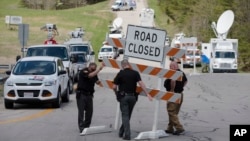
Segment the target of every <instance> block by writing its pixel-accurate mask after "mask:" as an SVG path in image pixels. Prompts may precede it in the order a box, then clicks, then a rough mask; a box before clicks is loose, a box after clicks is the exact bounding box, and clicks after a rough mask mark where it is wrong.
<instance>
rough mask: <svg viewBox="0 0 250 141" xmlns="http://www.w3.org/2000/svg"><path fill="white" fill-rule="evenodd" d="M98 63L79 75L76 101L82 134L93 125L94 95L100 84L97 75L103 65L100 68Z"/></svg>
mask: <svg viewBox="0 0 250 141" xmlns="http://www.w3.org/2000/svg"><path fill="white" fill-rule="evenodd" d="M96 68H97V65H96V63H90V64H89V66H88V67H87V68H85V69H83V70H81V71H80V73H79V81H78V85H77V91H76V100H77V108H78V126H79V130H80V133H81V132H82V131H83V129H84V128H88V127H89V126H90V124H91V119H92V114H93V94H94V92H95V90H94V86H95V84H99V83H100V81H99V80H98V76H97V74H98V73H99V72H100V71H101V70H102V68H103V64H102V65H101V66H100V67H99V68H98V69H96Z"/></svg>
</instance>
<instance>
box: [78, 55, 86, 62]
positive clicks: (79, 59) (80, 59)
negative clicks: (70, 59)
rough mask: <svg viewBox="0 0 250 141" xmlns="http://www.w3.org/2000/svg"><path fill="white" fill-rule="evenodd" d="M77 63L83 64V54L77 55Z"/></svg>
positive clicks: (84, 60) (84, 58)
mask: <svg viewBox="0 0 250 141" xmlns="http://www.w3.org/2000/svg"><path fill="white" fill-rule="evenodd" d="M77 62H78V63H84V62H86V57H85V55H84V54H77Z"/></svg>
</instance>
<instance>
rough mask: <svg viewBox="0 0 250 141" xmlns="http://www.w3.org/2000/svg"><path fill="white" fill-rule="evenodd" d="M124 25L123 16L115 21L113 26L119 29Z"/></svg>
mask: <svg viewBox="0 0 250 141" xmlns="http://www.w3.org/2000/svg"><path fill="white" fill-rule="evenodd" d="M121 26H122V18H120V17H118V18H116V19H115V20H114V21H113V27H114V28H115V29H118V28H120V27H121Z"/></svg>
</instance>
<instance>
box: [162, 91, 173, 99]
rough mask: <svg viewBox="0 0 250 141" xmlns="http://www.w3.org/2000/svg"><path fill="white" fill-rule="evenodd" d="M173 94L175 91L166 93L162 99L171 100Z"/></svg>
mask: <svg viewBox="0 0 250 141" xmlns="http://www.w3.org/2000/svg"><path fill="white" fill-rule="evenodd" d="M173 95H174V93H170V92H168V93H167V94H165V95H164V96H163V97H162V98H161V99H162V100H169V99H170V98H171V97H172V96H173Z"/></svg>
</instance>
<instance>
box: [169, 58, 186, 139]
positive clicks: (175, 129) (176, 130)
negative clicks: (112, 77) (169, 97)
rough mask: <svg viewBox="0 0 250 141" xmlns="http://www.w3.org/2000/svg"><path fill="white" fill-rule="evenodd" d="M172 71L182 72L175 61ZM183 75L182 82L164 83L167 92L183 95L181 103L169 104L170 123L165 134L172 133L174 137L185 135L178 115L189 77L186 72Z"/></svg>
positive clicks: (171, 66) (172, 64) (171, 67)
mask: <svg viewBox="0 0 250 141" xmlns="http://www.w3.org/2000/svg"><path fill="white" fill-rule="evenodd" d="M170 69H172V70H176V71H181V70H180V69H179V66H178V63H177V62H176V61H175V60H172V61H171V63H170ZM182 73H183V76H182V81H176V80H172V79H166V80H165V81H164V87H165V88H166V90H167V91H170V92H174V93H179V94H181V100H180V103H174V102H170V101H168V102H167V112H168V117H169V123H168V126H167V129H166V130H165V132H166V133H171V134H173V135H180V134H183V133H184V131H185V130H184V128H183V126H182V124H181V123H180V121H179V118H178V113H179V111H180V108H181V105H182V102H183V90H184V89H183V88H184V86H185V85H186V84H187V77H186V75H185V73H184V72H182Z"/></svg>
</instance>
